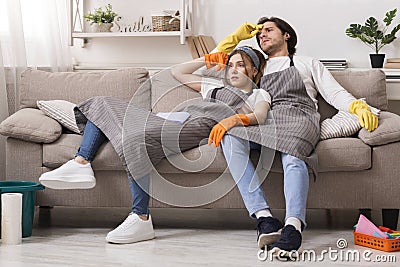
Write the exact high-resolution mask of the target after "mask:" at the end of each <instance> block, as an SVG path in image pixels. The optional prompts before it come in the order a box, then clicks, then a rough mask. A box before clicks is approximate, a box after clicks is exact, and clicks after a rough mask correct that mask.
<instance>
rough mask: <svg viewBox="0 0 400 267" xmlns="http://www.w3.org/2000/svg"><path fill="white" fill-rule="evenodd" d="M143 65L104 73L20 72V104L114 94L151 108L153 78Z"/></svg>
mask: <svg viewBox="0 0 400 267" xmlns="http://www.w3.org/2000/svg"><path fill="white" fill-rule="evenodd" d="M148 78H149V74H148V71H147V70H146V69H142V68H123V69H120V70H114V71H105V72H54V73H50V72H45V71H39V70H32V69H28V70H26V71H24V72H23V73H22V74H21V88H20V103H19V104H20V107H21V108H23V107H36V101H37V100H54V99H60V100H66V101H69V102H72V103H75V104H78V103H80V102H82V101H84V100H86V99H89V98H91V97H93V96H113V97H116V98H120V99H122V100H125V101H129V100H131V98H132V97H133V96H135V97H134V102H135V104H137V105H139V106H140V107H143V108H146V109H150V80H149V79H148Z"/></svg>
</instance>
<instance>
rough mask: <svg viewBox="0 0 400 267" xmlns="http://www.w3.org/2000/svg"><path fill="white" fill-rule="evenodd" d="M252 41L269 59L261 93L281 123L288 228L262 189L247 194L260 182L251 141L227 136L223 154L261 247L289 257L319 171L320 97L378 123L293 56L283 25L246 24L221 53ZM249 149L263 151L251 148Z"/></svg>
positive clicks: (291, 37)
mask: <svg viewBox="0 0 400 267" xmlns="http://www.w3.org/2000/svg"><path fill="white" fill-rule="evenodd" d="M254 36H256V38H257V41H258V45H259V47H260V48H261V50H262V51H263V52H264V53H265V54H266V55H267V56H268V61H267V65H266V68H265V71H264V77H263V78H264V79H262V80H261V88H263V89H265V90H267V92H269V93H270V95H271V97H272V105H271V110H270V112H271V113H273V114H274V117H275V118H278V119H277V120H275V123H276V127H277V136H278V137H279V138H280V139H279V138H278V140H277V148H276V150H278V151H280V152H281V159H282V165H283V170H284V194H285V202H286V217H285V223H284V224H282V223H281V222H280V221H279V220H278V219H276V218H274V217H273V216H272V214H271V211H270V208H269V205H268V203H267V201H266V199H265V196H264V194H263V191H262V189H261V188H260V187H257V188H256V189H255V190H250V189H249V185H250V184H251V181H252V179H254V178H256V179H258V177H257V173H256V172H255V170H254V166H253V165H252V163H251V161H249V141H248V140H245V139H241V138H238V137H234V136H232V135H225V136H224V137H223V140H222V149H223V152H224V155H225V158H226V160H227V162H228V167H229V169H230V172H231V174H232V176H233V178H234V179H235V181H236V183H237V185H238V188H239V191H240V193H241V195H242V198H243V201H244V203H245V206H246V208H247V209H248V211H249V213H250V216H252V217H256V218H257V230H258V237H257V239H258V245H259V247H260V248H261V249H264V248H267V249H271V250H272V251H273V252H278V253H284V254H285V253H289V252H291V251H297V250H298V249H299V247H300V246H301V242H302V236H301V232H302V230H303V229H304V227H305V226H306V221H305V213H306V202H307V195H308V187H309V174H308V168H307V165H308V166H310V167H311V168H312V169H313V170H314V172H316V165H317V163H316V157H314V160H313V159H312V158H313V157H312V156H313V155H314V148H315V146H316V143H317V142H318V137H319V114H318V113H317V108H318V106H317V100H316V97H317V94H318V93H320V94H321V96H322V97H323V98H324V99H325V100H326V101H327V102H328V103H329V104H331V105H332V106H334V107H335V108H336V109H338V110H344V111H349V112H351V113H353V114H356V115H357V116H358V118H359V122H360V124H361V126H362V127H364V128H366V129H367V130H368V131H373V130H374V129H375V128H376V127H377V126H378V118H377V116H376V115H374V114H373V113H372V112H371V111H370V108H369V106H368V105H367V104H366V103H365V102H364V101H363V100H357V99H355V97H354V96H352V95H351V94H350V93H349V92H347V91H346V90H345V89H344V88H343V87H341V86H340V85H339V84H338V83H337V82H336V80H335V79H334V78H333V76H332V75H331V74H330V72H329V71H328V70H327V69H326V68H325V67H324V66H323V65H322V64H321V63H320V62H319V61H318V60H315V59H313V58H310V57H302V56H295V55H294V54H295V52H296V45H297V35H296V32H295V31H294V29H293V28H292V27H291V26H290V25H289V24H288V23H287V22H285V21H284V20H282V19H279V18H276V17H271V18H267V17H263V18H261V19H259V21H258V23H257V25H254V24H250V23H244V24H243V25H241V26H240V27H239V28H238V29H237V30H236V31H235V32H234V33H232V34H230V35H229V36H227V37H226V38H225V39H223V40H222V41H221V42H220V43H219V44H218V46H217V50H218V51H220V52H226V53H229V52H230V51H232V50H233V49H234V48H235V47H236V45H237V44H238V43H239V42H240V41H242V40H245V39H249V38H252V37H254ZM221 63H223V62H221ZM293 104H294V105H293ZM282 110H284V111H282ZM302 114H305V115H304V116H303V115H302ZM290 118H291V120H290ZM293 118H294V119H293ZM297 120H299V121H297ZM282 124H283V125H282ZM288 129H289V130H288ZM250 147H251V148H252V149H254V148H257V149H260V147H254V144H253V143H251V142H250ZM299 147H300V148H301V149H303V148H306V149H303V150H304V151H307V152H305V153H304V154H301V153H298V152H297V150H300V149H297V148H299ZM296 149H297V150H296ZM314 156H315V155H314ZM280 255H282V254H280Z"/></svg>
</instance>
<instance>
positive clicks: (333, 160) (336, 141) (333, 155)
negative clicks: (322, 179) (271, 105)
mask: <svg viewBox="0 0 400 267" xmlns="http://www.w3.org/2000/svg"><path fill="white" fill-rule="evenodd" d="M316 151H317V154H318V172H329V171H359V170H366V169H369V168H371V166H372V165H371V158H372V157H371V151H372V150H371V147H370V146H368V145H366V144H364V143H363V142H362V141H361V140H360V139H358V138H333V139H328V140H324V141H320V142H319V143H318V144H317V148H316Z"/></svg>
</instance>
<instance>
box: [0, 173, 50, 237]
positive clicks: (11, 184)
mask: <svg viewBox="0 0 400 267" xmlns="http://www.w3.org/2000/svg"><path fill="white" fill-rule="evenodd" d="M43 189H44V186H43V185H41V184H39V183H36V182H28V181H0V194H3V193H21V194H22V237H28V236H31V235H32V224H33V215H34V211H35V199H36V191H38V190H43ZM0 218H1V198H0ZM0 238H1V223H0Z"/></svg>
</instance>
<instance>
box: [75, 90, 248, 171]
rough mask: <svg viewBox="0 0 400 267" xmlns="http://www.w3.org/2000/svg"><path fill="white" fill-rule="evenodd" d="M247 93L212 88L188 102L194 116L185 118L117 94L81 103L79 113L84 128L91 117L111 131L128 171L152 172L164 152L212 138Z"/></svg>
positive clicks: (79, 124)
mask: <svg viewBox="0 0 400 267" xmlns="http://www.w3.org/2000/svg"><path fill="white" fill-rule="evenodd" d="M247 98H248V94H246V93H244V92H243V91H241V90H239V89H237V88H234V87H229V86H226V87H222V88H216V89H214V90H211V91H210V92H209V93H208V95H207V97H206V98H205V99H204V101H203V99H201V101H199V99H194V100H190V101H188V102H187V103H186V104H185V106H184V107H183V108H180V109H178V110H177V111H185V112H188V113H189V114H190V117H189V118H188V119H187V120H186V121H185V122H184V123H182V124H181V123H178V122H174V121H169V120H166V119H164V118H161V117H158V116H156V114H154V113H152V112H150V111H148V110H144V109H142V108H139V107H137V106H136V105H133V104H131V103H127V102H125V101H122V100H120V99H117V98H113V97H107V96H98V97H93V98H90V99H88V100H86V101H84V102H82V103H80V104H79V105H78V106H77V107H76V108H75V118H76V121H77V124H78V128H79V129H80V131H81V133H83V130H84V128H85V124H86V121H87V120H90V121H92V122H93V123H94V124H95V125H96V126H97V127H98V128H99V129H101V131H102V132H103V133H104V134H105V135H106V136H107V138H108V139H109V141H110V142H111V144H112V145H113V147H114V149H115V151H116V152H117V154H118V156H119V157H120V158H121V161H122V164H123V166H124V167H125V169H126V171H127V172H128V174H129V176H130V177H132V178H134V179H138V178H140V177H143V176H144V175H147V174H149V173H150V172H151V171H152V170H153V168H154V166H156V165H157V164H158V163H159V162H160V161H161V159H163V158H164V157H167V156H170V155H173V154H177V153H182V152H184V151H186V150H189V149H192V148H195V147H198V146H200V145H202V144H203V143H207V140H206V139H207V138H208V136H209V134H210V131H211V129H212V128H213V127H214V125H215V124H217V123H218V122H219V121H220V120H222V119H224V118H226V117H229V116H232V115H234V114H236V113H237V111H238V110H239V109H240V108H242V107H243V106H244V105H245V101H246V99H247Z"/></svg>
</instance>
